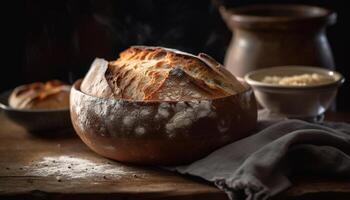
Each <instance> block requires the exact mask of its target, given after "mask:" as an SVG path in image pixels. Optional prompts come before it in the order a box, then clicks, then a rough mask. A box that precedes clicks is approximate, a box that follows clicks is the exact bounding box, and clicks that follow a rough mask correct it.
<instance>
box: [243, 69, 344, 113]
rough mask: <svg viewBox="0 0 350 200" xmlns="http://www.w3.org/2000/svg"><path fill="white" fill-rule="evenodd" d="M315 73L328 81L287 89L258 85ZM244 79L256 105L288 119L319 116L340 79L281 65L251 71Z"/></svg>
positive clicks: (320, 71) (325, 72)
mask: <svg viewBox="0 0 350 200" xmlns="http://www.w3.org/2000/svg"><path fill="white" fill-rule="evenodd" d="M310 73H311V74H312V73H317V74H320V75H323V76H327V77H329V78H331V79H332V81H331V82H328V83H322V84H318V85H306V86H291V85H278V84H271V83H265V82H262V80H263V79H264V77H266V76H282V77H283V76H292V75H301V74H310ZM244 79H245V80H246V81H247V82H248V83H249V84H250V85H251V86H252V88H253V89H254V93H255V96H256V98H257V100H258V102H259V103H260V104H261V105H262V106H263V107H264V108H267V109H268V110H269V111H271V112H272V113H276V114H279V115H282V116H286V117H290V118H309V117H316V116H320V115H322V114H323V113H324V112H325V111H326V110H327V109H328V108H329V106H330V105H331V104H332V101H333V100H334V98H335V96H336V94H337V90H338V87H339V86H340V85H342V83H343V82H344V77H343V76H342V75H341V74H340V73H338V72H335V71H330V70H327V69H323V68H317V67H308V66H281V67H272V68H266V69H261V70H256V71H252V72H250V73H248V74H246V76H245V77H244Z"/></svg>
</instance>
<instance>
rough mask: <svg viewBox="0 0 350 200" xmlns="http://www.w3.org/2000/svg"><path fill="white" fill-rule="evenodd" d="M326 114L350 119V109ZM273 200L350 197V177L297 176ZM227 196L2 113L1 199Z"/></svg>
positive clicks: (70, 132)
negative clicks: (116, 158)
mask: <svg viewBox="0 0 350 200" xmlns="http://www.w3.org/2000/svg"><path fill="white" fill-rule="evenodd" d="M328 119H332V120H337V121H348V122H349V121H350V115H349V114H334V113H332V114H329V115H328ZM293 182H294V186H293V187H291V188H290V189H288V190H287V191H285V192H283V193H282V194H280V195H278V196H277V197H275V198H274V199H329V198H330V197H332V199H333V200H335V199H343V198H345V199H350V181H349V180H344V179H333V178H328V179H326V178H323V179H322V178H319V177H294V178H293ZM80 198H83V199H112V198H113V199H227V197H226V195H225V193H223V192H222V191H220V190H218V189H217V188H216V187H214V186H213V185H212V184H210V183H208V182H206V181H204V180H201V179H199V178H195V177H189V176H183V175H179V174H176V173H173V172H168V171H164V170H162V169H160V168H158V167H142V166H133V165H128V164H122V163H119V162H115V161H111V160H109V159H106V158H103V157H101V156H99V155H97V154H95V153H94V152H92V151H90V150H89V149H88V148H87V147H86V146H85V145H84V144H83V143H82V142H81V141H80V140H79V138H78V137H77V136H76V135H75V133H74V131H73V130H65V131H59V132H57V131H48V132H45V133H41V135H37V134H31V133H28V132H27V131H26V130H24V129H23V128H21V127H19V126H17V125H16V124H14V123H12V122H11V121H9V120H8V119H7V118H6V117H4V116H3V115H2V114H0V199H80Z"/></svg>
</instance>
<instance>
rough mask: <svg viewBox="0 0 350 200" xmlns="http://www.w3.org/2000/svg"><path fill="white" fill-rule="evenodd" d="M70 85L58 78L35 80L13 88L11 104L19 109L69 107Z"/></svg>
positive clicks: (10, 98)
mask: <svg viewBox="0 0 350 200" xmlns="http://www.w3.org/2000/svg"><path fill="white" fill-rule="evenodd" d="M69 91H70V86H69V85H66V84H64V83H63V82H61V81H58V80H51V81H47V82H46V83H41V82H35V83H31V84H27V85H22V86H19V87H17V88H15V89H14V90H13V92H12V93H11V95H10V97H9V105H10V106H11V107H13V108H17V109H60V108H69Z"/></svg>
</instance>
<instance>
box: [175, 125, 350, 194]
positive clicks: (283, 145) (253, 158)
mask: <svg viewBox="0 0 350 200" xmlns="http://www.w3.org/2000/svg"><path fill="white" fill-rule="evenodd" d="M170 169H171V170H175V171H177V172H179V173H182V174H190V175H194V176H199V177H201V178H204V179H205V180H208V181H211V182H214V184H215V185H216V186H217V187H219V188H220V189H221V190H223V191H225V192H226V193H227V195H228V197H229V198H230V199H238V200H239V199H246V200H260V199H267V198H268V197H271V196H274V195H276V194H278V193H279V192H281V191H283V190H285V189H287V188H288V187H289V186H291V182H290V181H289V179H288V176H289V175H290V174H291V173H293V172H298V173H307V174H310V173H314V174H315V173H316V174H319V175H332V176H342V177H349V178H350V124H347V123H335V122H325V123H322V124H320V123H319V124H314V123H308V122H305V121H300V120H281V121H277V122H276V121H259V124H258V130H257V133H256V134H254V135H252V136H250V137H247V138H244V139H242V140H239V141H236V142H234V143H231V144H229V145H227V146H224V147H222V148H220V149H218V150H216V151H214V152H213V153H211V154H210V155H208V156H207V157H205V158H203V159H201V160H198V161H195V162H193V163H192V164H189V165H184V166H177V167H173V168H170Z"/></svg>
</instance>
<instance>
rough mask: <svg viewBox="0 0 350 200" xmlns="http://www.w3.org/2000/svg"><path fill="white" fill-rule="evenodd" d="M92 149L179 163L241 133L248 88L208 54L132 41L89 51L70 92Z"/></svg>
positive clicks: (250, 125) (77, 123)
mask: <svg viewBox="0 0 350 200" xmlns="http://www.w3.org/2000/svg"><path fill="white" fill-rule="evenodd" d="M70 106H71V109H70V111H71V118H72V122H73V126H74V128H75V130H76V132H77V133H78V135H79V136H80V138H81V139H82V140H83V141H84V142H85V143H86V144H87V145H88V146H89V147H90V148H91V149H92V150H94V151H95V152H97V153H99V154H101V155H103V156H106V157H108V158H112V159H115V160H119V161H124V162H130V163H138V164H163V165H164V164H181V163H187V162H191V161H193V160H196V159H199V158H201V157H203V156H205V155H207V154H208V153H210V152H212V151H213V150H215V149H216V148H218V147H220V146H223V145H225V144H227V143H229V142H232V141H235V140H237V139H240V138H243V137H245V136H247V135H249V134H250V130H252V129H254V127H255V125H256V120H257V113H256V102H255V98H254V94H253V91H252V89H251V88H250V87H249V86H248V85H247V84H245V83H243V82H240V81H238V80H237V79H236V78H235V77H234V76H233V75H232V74H230V73H229V72H228V71H226V69H225V68H224V67H223V66H222V65H220V64H219V63H217V62H216V61H215V60H214V59H212V58H210V57H209V56H208V55H205V54H199V55H198V56H194V55H191V54H187V53H184V52H180V51H177V50H172V49H167V48H161V47H145V46H134V47H131V48H129V49H127V50H125V51H124V52H122V53H121V54H120V57H119V58H118V59H117V60H116V61H111V62H107V61H105V60H103V59H96V60H95V61H94V63H93V64H92V66H91V68H90V70H89V72H88V73H87V74H86V76H85V78H84V79H83V80H82V81H81V80H79V81H77V82H76V83H75V84H74V87H73V88H72V91H71V96H70Z"/></svg>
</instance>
